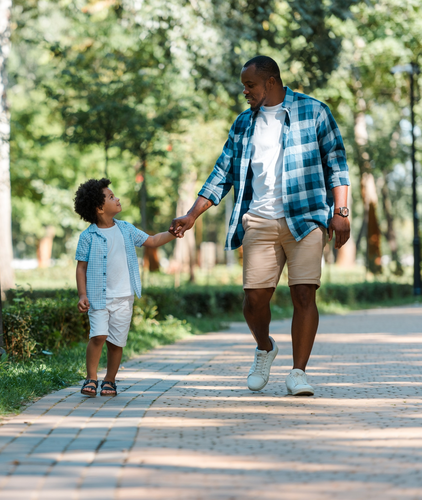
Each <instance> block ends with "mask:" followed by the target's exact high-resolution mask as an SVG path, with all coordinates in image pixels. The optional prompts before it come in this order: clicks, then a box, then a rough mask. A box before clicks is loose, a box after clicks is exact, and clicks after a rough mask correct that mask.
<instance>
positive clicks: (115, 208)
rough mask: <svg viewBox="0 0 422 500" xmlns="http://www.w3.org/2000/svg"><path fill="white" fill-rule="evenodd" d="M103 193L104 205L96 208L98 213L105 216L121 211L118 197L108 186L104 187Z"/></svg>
mask: <svg viewBox="0 0 422 500" xmlns="http://www.w3.org/2000/svg"><path fill="white" fill-rule="evenodd" d="M103 193H104V195H105V201H104V205H103V206H102V207H101V208H97V211H98V213H99V214H101V215H105V216H106V217H107V216H108V217H114V216H115V215H116V214H118V213H119V212H121V211H122V205H120V201H119V198H116V197H115V196H114V194H113V191H112V190H111V189H109V188H104V189H103Z"/></svg>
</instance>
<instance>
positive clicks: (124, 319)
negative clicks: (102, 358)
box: [102, 296, 134, 394]
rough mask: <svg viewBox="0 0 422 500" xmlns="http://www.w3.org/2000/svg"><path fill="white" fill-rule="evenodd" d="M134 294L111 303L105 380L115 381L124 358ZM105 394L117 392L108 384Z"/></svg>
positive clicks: (104, 389) (103, 391)
mask: <svg viewBox="0 0 422 500" xmlns="http://www.w3.org/2000/svg"><path fill="white" fill-rule="evenodd" d="M133 299H134V297H133V296H130V297H121V298H120V297H119V298H116V299H113V301H112V303H111V304H110V307H109V311H110V319H109V335H108V337H107V374H106V376H105V378H104V380H107V382H115V381H116V375H117V372H118V370H119V366H120V361H121V359H122V353H123V347H124V346H125V345H126V340H127V336H128V333H129V328H130V323H131V320H132V311H133ZM102 393H103V394H109V393H110V394H115V391H114V390H113V389H111V388H110V390H108V389H107V387H106V386H104V387H103V389H102Z"/></svg>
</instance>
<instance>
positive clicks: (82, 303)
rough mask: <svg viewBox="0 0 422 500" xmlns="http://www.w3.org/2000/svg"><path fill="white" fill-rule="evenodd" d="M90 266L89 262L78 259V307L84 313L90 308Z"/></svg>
mask: <svg viewBox="0 0 422 500" xmlns="http://www.w3.org/2000/svg"><path fill="white" fill-rule="evenodd" d="M87 268H88V262H84V261H82V260H78V265H77V266H76V285H77V287H78V295H79V302H78V309H79V312H81V313H84V312H87V311H88V309H89V300H88V297H87V294H86V270H87Z"/></svg>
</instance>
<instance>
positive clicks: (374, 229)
mask: <svg viewBox="0 0 422 500" xmlns="http://www.w3.org/2000/svg"><path fill="white" fill-rule="evenodd" d="M356 95H357V103H358V112H357V113H356V114H355V127H354V132H355V142H356V148H357V158H358V166H359V170H360V175H361V183H360V185H361V195H362V200H363V204H364V220H365V221H367V225H366V229H367V234H366V241H367V268H368V269H369V270H370V271H371V272H372V273H374V274H380V273H382V267H381V238H380V236H381V232H380V229H379V224H378V217H377V205H378V196H377V190H376V187H375V181H374V176H373V175H372V174H371V173H370V171H371V164H370V162H369V154H368V151H367V146H368V131H367V128H366V121H365V111H366V102H365V101H364V99H363V97H362V95H361V91H360V90H358V91H357V93H356Z"/></svg>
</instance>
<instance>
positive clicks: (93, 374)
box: [85, 335, 107, 392]
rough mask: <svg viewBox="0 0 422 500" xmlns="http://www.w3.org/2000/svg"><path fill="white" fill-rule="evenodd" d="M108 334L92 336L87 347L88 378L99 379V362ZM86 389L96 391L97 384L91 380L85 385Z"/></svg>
mask: <svg viewBox="0 0 422 500" xmlns="http://www.w3.org/2000/svg"><path fill="white" fill-rule="evenodd" d="M106 338H107V336H106V335H98V336H96V337H91V338H90V339H89V342H88V346H87V348H86V373H87V376H86V378H87V379H92V380H97V369H98V363H99V362H100V357H101V351H102V350H103V345H104V342H105V340H106ZM85 390H88V391H91V392H95V385H94V384H93V383H92V382H91V383H90V384H88V385H86V386H85Z"/></svg>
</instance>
